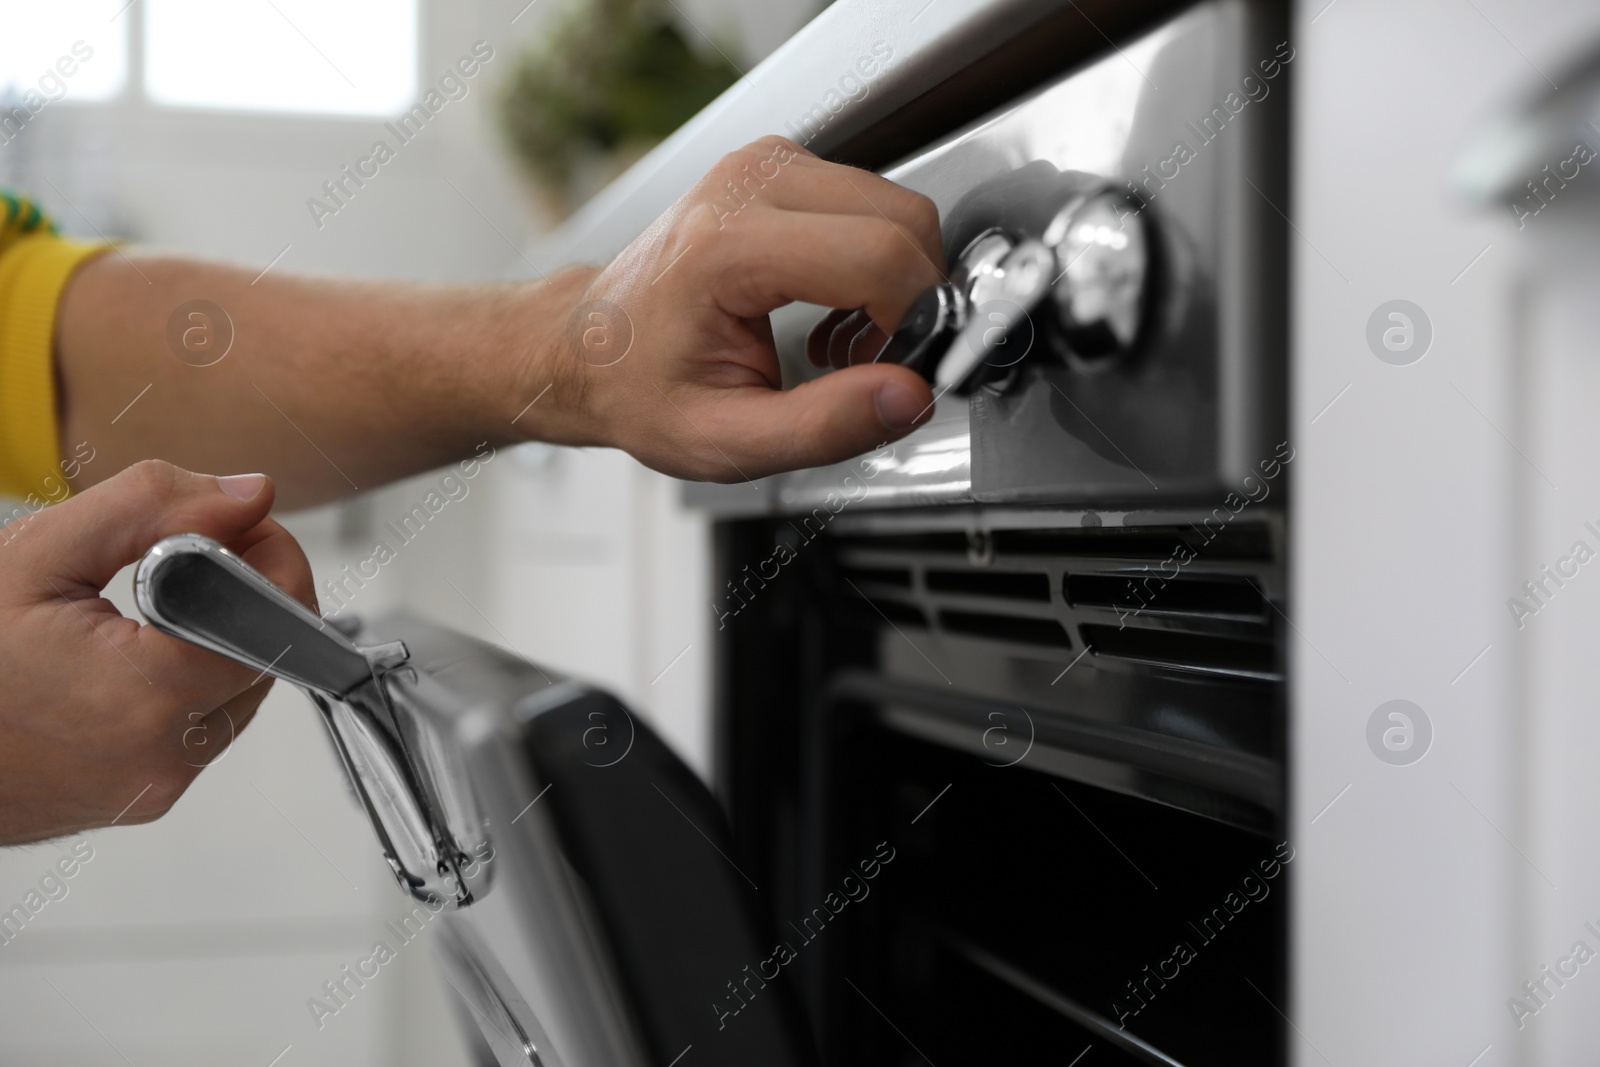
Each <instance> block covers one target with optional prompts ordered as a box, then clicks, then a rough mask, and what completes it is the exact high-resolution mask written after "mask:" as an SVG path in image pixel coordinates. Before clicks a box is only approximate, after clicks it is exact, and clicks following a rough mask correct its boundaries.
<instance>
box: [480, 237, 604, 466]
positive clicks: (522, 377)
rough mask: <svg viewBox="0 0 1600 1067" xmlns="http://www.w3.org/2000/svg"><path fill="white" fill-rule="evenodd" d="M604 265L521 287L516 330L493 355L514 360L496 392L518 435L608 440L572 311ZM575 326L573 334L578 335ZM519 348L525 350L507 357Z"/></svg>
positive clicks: (554, 440)
mask: <svg viewBox="0 0 1600 1067" xmlns="http://www.w3.org/2000/svg"><path fill="white" fill-rule="evenodd" d="M598 273H599V269H598V268H595V267H570V268H567V269H565V270H562V271H560V272H558V273H555V274H551V275H550V276H549V277H548V278H547V279H546V280H545V281H543V282H540V283H538V284H537V285H535V286H534V287H532V288H530V289H526V290H523V291H521V292H520V293H518V294H517V296H516V297H515V299H516V300H517V302H518V305H519V306H518V312H517V313H516V314H514V315H512V316H510V321H511V322H512V323H513V324H514V326H513V330H512V336H509V337H505V338H502V339H501V340H500V342H499V343H500V344H502V345H503V346H504V347H503V348H501V350H500V352H498V353H491V354H489V356H488V358H489V359H490V360H491V361H493V362H494V363H497V364H499V365H509V366H510V367H511V368H512V376H511V381H510V383H509V386H508V387H505V388H506V389H507V391H506V392H505V393H504V394H503V395H501V396H498V397H491V398H490V403H491V404H494V405H497V406H501V407H504V408H506V409H508V410H507V414H506V416H505V417H506V418H508V419H510V420H511V421H510V425H511V429H512V431H513V434H514V436H513V439H514V440H518V441H545V442H548V443H550V444H558V445H604V444H606V443H607V442H608V434H607V433H606V432H605V429H604V426H603V419H602V412H601V410H600V407H599V405H598V404H597V399H598V398H597V397H596V396H595V391H594V389H593V384H594V383H593V382H592V380H591V379H592V377H593V376H592V374H591V368H590V366H589V364H588V363H586V362H585V360H584V359H583V356H582V348H581V340H582V337H581V332H582V327H581V326H580V325H579V324H578V323H577V322H576V321H574V320H575V316H577V315H581V312H579V311H578V309H579V305H580V304H581V303H582V302H583V297H584V293H585V292H586V291H587V290H588V287H589V283H590V282H591V281H593V279H594V277H595V275H596V274H598ZM575 334H576V336H575ZM518 351H520V352H521V353H522V355H521V357H520V358H517V357H514V356H513V357H512V358H510V359H507V356H508V355H509V354H511V353H516V352H518Z"/></svg>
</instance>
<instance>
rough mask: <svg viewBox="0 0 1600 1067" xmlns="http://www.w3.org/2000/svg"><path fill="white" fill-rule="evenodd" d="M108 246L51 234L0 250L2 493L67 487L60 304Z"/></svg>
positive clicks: (19, 495) (21, 494)
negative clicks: (72, 281) (59, 388)
mask: <svg viewBox="0 0 1600 1067" xmlns="http://www.w3.org/2000/svg"><path fill="white" fill-rule="evenodd" d="M105 249H106V246H105V245H98V244H80V243H78V242H76V241H64V240H61V239H59V238H56V237H51V236H48V235H46V234H39V235H37V236H32V237H25V238H23V239H22V240H20V241H17V242H15V243H13V244H11V245H10V246H8V247H7V248H6V250H5V253H4V254H3V255H0V496H10V497H17V498H24V497H27V496H28V495H30V494H39V493H45V492H48V493H49V494H50V498H51V499H56V498H58V497H59V494H60V487H61V486H63V485H65V480H64V479H63V478H61V472H60V467H59V462H60V454H59V452H60V449H59V442H58V440H57V428H56V387H55V358H54V350H55V322H56V308H57V306H58V305H59V304H60V301H61V292H62V290H63V289H65V288H66V285H67V280H68V279H69V278H71V277H72V272H73V271H74V270H76V269H77V267H78V266H79V264H81V263H82V262H83V261H84V260H85V259H87V258H88V257H90V256H92V255H94V254H96V253H97V252H102V251H104V250H105Z"/></svg>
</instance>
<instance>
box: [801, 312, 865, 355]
mask: <svg viewBox="0 0 1600 1067" xmlns="http://www.w3.org/2000/svg"><path fill="white" fill-rule="evenodd" d="M856 310H857V309H854V308H835V309H834V310H832V311H830V312H828V313H827V314H826V315H824V316H822V318H821V319H819V320H818V321H817V324H816V325H815V326H813V327H811V332H810V333H808V334H806V359H807V360H808V361H810V363H811V365H812V366H813V367H827V366H830V365H831V363H832V360H831V359H830V358H829V355H828V350H829V346H830V345H831V344H832V343H833V331H834V330H835V329H836V328H838V326H839V324H840V323H842V322H844V321H845V320H846V319H848V318H850V317H851V316H852V315H854V314H855V313H856Z"/></svg>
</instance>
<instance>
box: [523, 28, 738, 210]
mask: <svg viewBox="0 0 1600 1067" xmlns="http://www.w3.org/2000/svg"><path fill="white" fill-rule="evenodd" d="M671 14H672V11H671V5H670V4H666V3H660V2H656V0H584V2H583V3H580V4H578V5H577V6H576V7H574V8H572V9H571V10H569V11H567V12H566V13H564V14H563V15H562V16H561V18H560V21H559V22H558V23H557V25H556V26H555V27H554V29H553V30H552V31H551V33H550V34H549V35H548V36H547V37H545V38H544V39H543V40H542V41H541V42H540V43H539V44H538V45H536V46H535V47H533V48H532V49H530V50H529V51H527V52H526V53H525V54H524V55H523V56H522V57H521V58H520V59H519V60H518V62H517V66H516V69H515V70H514V72H513V74H512V75H511V78H510V81H509V83H508V84H507V86H506V89H505V91H504V95H503V96H502V98H501V101H500V119H501V124H502V126H503V127H504V129H505V132H506V135H507V137H508V138H509V140H510V142H511V145H512V148H513V149H514V151H515V152H516V155H517V157H518V158H519V160H520V161H521V163H522V164H523V166H524V167H525V168H526V169H527V170H528V172H529V173H530V174H531V175H532V176H533V177H534V178H535V179H536V180H537V181H538V183H539V184H540V185H541V186H542V187H543V191H544V192H545V194H546V195H547V196H548V197H550V198H551V199H552V200H553V201H554V202H555V206H556V207H557V210H558V211H560V212H561V213H565V211H567V210H570V208H571V207H572V206H574V204H573V201H574V200H577V199H580V198H581V197H582V196H583V194H584V193H585V192H591V191H593V190H582V189H577V188H575V187H574V186H575V179H577V178H579V177H580V176H581V173H582V172H583V171H584V170H585V169H586V168H588V167H590V166H592V165H593V164H594V163H595V162H596V161H597V160H599V161H602V162H603V161H604V160H606V159H607V158H611V157H617V156H619V155H620V156H624V157H627V159H631V158H632V157H633V156H636V155H639V154H642V153H643V152H644V151H645V150H646V149H648V148H649V147H651V146H653V145H655V144H657V143H659V142H660V141H661V140H663V139H664V138H665V137H666V136H667V135H668V134H670V133H672V131H674V130H676V129H677V128H678V127H679V126H681V125H683V124H684V123H685V122H687V121H688V120H689V119H690V118H692V117H693V116H694V115H695V113H696V112H698V111H699V110H700V109H701V108H703V107H705V105H706V104H708V103H710V102H711V101H712V100H714V99H715V98H716V97H717V95H718V94H720V93H721V92H722V91H723V90H724V89H726V88H727V87H728V86H730V85H732V84H733V83H734V82H735V81H737V80H738V78H739V71H738V70H737V69H736V68H735V67H734V65H733V63H732V62H731V61H729V60H728V58H727V57H726V56H724V55H723V54H722V53H721V51H720V50H718V49H716V48H708V49H706V50H704V51H702V50H700V49H698V48H695V47H693V46H692V45H691V44H690V43H689V41H688V40H687V39H686V38H685V37H684V35H683V33H682V32H681V31H680V30H679V29H678V26H677V24H676V22H675V21H674V20H673V19H672V17H671ZM619 169H620V168H619Z"/></svg>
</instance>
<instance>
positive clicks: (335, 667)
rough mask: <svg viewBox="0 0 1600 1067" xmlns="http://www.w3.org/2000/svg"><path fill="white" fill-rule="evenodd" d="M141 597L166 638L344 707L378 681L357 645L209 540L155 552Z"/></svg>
mask: <svg viewBox="0 0 1600 1067" xmlns="http://www.w3.org/2000/svg"><path fill="white" fill-rule="evenodd" d="M134 595H135V597H136V599H137V600H138V602H139V610H140V611H142V612H144V615H145V618H147V619H149V620H150V624H151V625H152V626H154V627H155V628H156V629H158V630H160V631H161V632H162V633H166V634H170V635H172V636H173V637H178V638H182V639H183V640H185V641H188V642H189V643H191V644H195V645H199V646H200V647H202V648H206V649H210V650H211V651H212V652H216V653H218V654H220V655H223V656H227V657H228V658H229V659H232V660H236V661H238V662H240V663H243V664H245V665H246V666H248V667H253V668H255V669H256V670H258V671H260V672H261V673H263V674H271V675H273V676H275V677H278V678H282V679H283V680H284V681H286V682H292V683H294V684H295V685H298V686H300V687H302V688H305V689H315V690H318V691H319V692H322V693H325V694H327V695H328V696H331V697H334V698H336V699H342V698H343V697H344V696H346V695H347V694H348V693H350V692H351V691H353V690H354V689H356V688H357V687H358V686H361V685H365V684H367V683H368V682H370V681H371V680H372V676H373V667H372V664H371V662H370V661H369V660H368V659H367V657H366V656H365V655H364V654H363V653H362V651H361V650H360V649H359V648H357V647H356V646H355V645H354V644H353V643H351V641H350V640H349V638H347V637H345V636H344V635H343V634H341V633H339V632H338V631H337V630H335V629H334V628H333V627H332V626H330V625H328V624H327V623H326V622H324V621H323V620H322V619H319V618H318V617H317V616H316V615H314V614H312V613H311V611H310V610H308V609H307V608H306V606H305V605H303V604H301V603H300V602H299V601H297V600H295V599H294V598H293V597H291V596H289V594H287V593H285V592H284V591H283V590H282V589H279V588H278V587H277V586H276V585H274V584H273V583H272V582H271V581H269V580H268V579H267V578H265V577H264V576H262V575H261V574H260V573H259V572H258V571H256V569H255V568H253V567H251V566H250V565H249V564H248V563H246V562H245V561H244V560H242V559H240V558H239V557H238V556H236V555H234V554H233V553H232V552H229V551H228V550H227V549H226V548H224V547H222V546H221V545H219V544H217V542H215V541H213V540H211V539H210V538H209V537H202V536H200V535H199V534H179V535H178V536H176V537H169V538H167V539H166V540H164V541H162V542H160V543H159V544H157V545H156V546H155V547H154V548H152V549H150V551H149V552H148V553H147V554H146V555H145V557H144V559H143V560H142V561H140V563H139V570H138V573H137V575H136V576H135V578H134Z"/></svg>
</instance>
